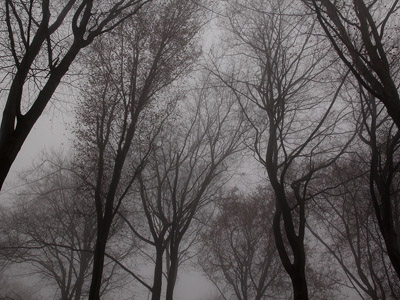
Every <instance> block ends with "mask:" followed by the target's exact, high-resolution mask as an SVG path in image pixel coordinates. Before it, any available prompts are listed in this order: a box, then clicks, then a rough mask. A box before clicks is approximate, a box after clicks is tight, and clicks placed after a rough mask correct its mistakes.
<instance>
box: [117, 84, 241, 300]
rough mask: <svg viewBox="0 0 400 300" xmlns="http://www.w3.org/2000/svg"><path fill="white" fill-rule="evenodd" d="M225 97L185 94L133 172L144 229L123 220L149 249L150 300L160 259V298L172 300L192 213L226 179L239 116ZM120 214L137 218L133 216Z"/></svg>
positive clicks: (156, 289)
mask: <svg viewBox="0 0 400 300" xmlns="http://www.w3.org/2000/svg"><path fill="white" fill-rule="evenodd" d="M228 92H229V91H228ZM228 97H229V95H228V93H227V89H218V88H209V87H201V88H200V89H199V90H198V91H197V92H192V93H191V94H190V95H188V96H187V99H184V101H185V102H186V104H185V103H181V104H180V105H178V107H180V109H177V111H176V112H175V113H174V114H173V115H172V116H171V118H170V120H169V121H167V122H166V123H165V124H164V126H163V128H162V130H161V133H160V135H159V136H158V137H157V138H156V139H155V145H156V146H155V147H153V149H152V151H151V153H150V154H149V157H148V160H147V164H146V168H145V169H144V170H143V172H142V173H141V174H140V175H139V177H138V192H137V193H138V195H137V197H138V198H139V199H140V201H141V206H142V208H141V210H143V213H144V217H141V218H139V220H142V219H143V218H144V219H145V220H146V221H147V224H146V226H145V227H147V228H143V227H144V226H143V225H142V226H140V227H137V226H135V225H133V224H134V223H133V222H130V223H129V224H130V228H132V230H133V231H134V233H135V234H136V235H138V236H139V238H140V239H141V240H142V241H145V242H146V243H147V244H148V245H150V246H151V248H153V249H154V258H153V260H154V272H153V285H152V287H151V289H150V290H151V292H152V299H153V300H155V299H160V297H161V288H162V279H163V272H164V258H165V260H166V280H167V282H166V299H169V300H172V299H173V292H174V287H175V283H176V279H177V275H178V267H179V265H180V264H181V263H182V262H183V261H184V260H185V259H187V257H185V256H187V255H188V253H189V250H190V248H191V246H192V245H193V244H194V243H195V242H197V239H198V235H199V231H200V228H199V224H198V223H197V222H196V218H197V217H198V214H199V212H200V211H201V210H202V209H204V207H205V206H206V205H207V204H209V202H210V201H211V199H212V197H213V196H215V193H217V191H218V190H219V188H220V187H221V185H223V184H224V183H225V182H226V179H224V174H223V172H225V171H226V170H227V166H228V165H229V164H230V163H229V162H230V161H231V160H230V157H231V156H232V155H234V154H235V153H237V152H238V151H239V150H240V149H241V148H240V143H241V141H242V139H243V137H244V133H245V128H244V126H243V115H241V113H240V110H238V107H237V105H235V102H234V101H233V99H229V98H228ZM192 98H193V99H192ZM135 205H137V204H135ZM139 207H140V206H139ZM124 219H125V220H126V221H127V222H129V221H128V219H131V220H132V219H133V221H134V220H135V219H136V222H137V220H138V215H137V214H132V216H130V217H129V215H127V216H126V217H125V216H124ZM141 227H142V228H141ZM147 235H150V239H149V238H146V236H147Z"/></svg>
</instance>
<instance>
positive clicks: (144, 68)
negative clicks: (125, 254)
mask: <svg viewBox="0 0 400 300" xmlns="http://www.w3.org/2000/svg"><path fill="white" fill-rule="evenodd" d="M201 15H202V9H201V6H199V5H198V3H195V2H193V1H189V0H187V1H186V0H185V1H178V0H168V1H161V0H160V1H152V2H151V3H149V4H148V5H146V6H145V7H143V8H142V9H141V10H140V11H139V12H138V13H137V15H136V17H135V18H130V19H128V20H127V21H126V22H125V23H123V24H122V25H120V26H119V27H118V29H117V30H115V31H114V32H113V33H109V34H108V35H104V36H103V37H102V38H101V39H98V40H97V42H96V43H95V44H94V45H93V47H92V48H91V52H92V54H93V55H91V56H88V58H89V60H88V66H89V68H90V69H91V74H92V75H91V77H90V79H89V81H88V83H87V85H86V86H85V89H84V91H83V93H84V97H83V101H82V103H81V105H80V107H79V111H78V118H77V119H78V122H77V131H76V132H77V139H78V141H77V148H78V149H79V153H80V157H78V159H79V160H80V161H81V166H82V168H81V170H80V172H81V174H82V176H84V177H86V178H87V181H88V182H90V184H91V186H92V188H93V197H94V201H95V206H96V216H97V234H96V246H95V249H94V263H93V272H92V284H91V290H90V296H89V299H91V300H95V299H96V300H98V299H99V291H100V287H101V281H102V280H101V279H102V273H103V265H104V259H105V251H106V245H107V240H108V237H109V232H110V228H111V225H112V223H113V221H114V217H115V215H116V214H117V212H118V209H119V207H120V206H121V204H122V201H123V199H124V197H125V196H126V194H127V193H128V192H129V189H130V187H131V186H132V184H133V182H134V181H135V179H137V176H138V175H139V173H140V172H141V170H142V169H143V167H144V164H145V162H146V158H147V155H146V154H144V155H143V156H142V157H139V158H138V156H137V155H140V154H143V153H148V151H149V150H150V149H151V148H152V147H153V142H154V137H155V135H156V134H157V133H158V131H159V129H160V127H159V125H160V123H162V120H164V118H165V117H166V116H167V115H168V114H169V112H170V110H171V108H172V107H173V102H174V101H173V100H174V99H171V98H174V96H171V95H173V94H174V93H173V92H171V91H168V92H167V87H172V86H173V83H175V82H177V79H178V78H180V77H181V76H182V75H183V74H187V72H188V71H189V70H190V67H191V65H192V64H193V62H194V61H195V60H196V58H197V57H198V55H199V51H198V49H197V44H196V42H195V41H194V38H195V36H196V34H197V33H198V31H199V29H200V27H201V25H202V24H201V22H203V20H202V19H201ZM135 155H136V156H135ZM134 158H136V159H134ZM127 161H129V163H126V162H127Z"/></svg>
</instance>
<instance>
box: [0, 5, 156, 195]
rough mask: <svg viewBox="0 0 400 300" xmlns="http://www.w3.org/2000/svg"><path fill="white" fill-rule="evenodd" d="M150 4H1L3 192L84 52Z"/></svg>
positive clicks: (0, 172)
mask: <svg viewBox="0 0 400 300" xmlns="http://www.w3.org/2000/svg"><path fill="white" fill-rule="evenodd" d="M147 2H149V0H122V1H118V2H115V3H113V2H107V1H106V2H105V1H99V0H97V1H95V0H68V1H49V0H44V1H41V0H40V1H39V0H30V1H17V0H5V1H2V4H1V10H0V14H1V20H2V22H1V23H2V24H1V27H2V38H3V39H4V40H3V41H2V43H1V44H0V47H1V48H0V49H1V52H2V65H1V71H2V75H3V78H2V80H1V82H2V87H1V89H2V90H3V89H4V90H5V91H6V93H4V95H5V96H4V97H5V99H4V100H5V106H4V109H3V118H2V121H1V127H0V188H1V187H2V185H3V183H4V180H5V178H6V176H7V174H8V172H9V170H10V168H11V165H12V164H13V162H14V160H15V158H16V156H17V154H18V152H19V151H20V149H21V147H22V145H23V143H24V141H25V139H26V137H27V136H28V134H29V132H30V131H31V129H32V127H33V125H34V124H35V122H36V121H37V120H38V118H39V117H40V115H41V114H42V112H43V110H44V109H45V107H46V105H47V104H48V103H49V101H50V99H51V98H52V96H53V94H54V92H55V90H56V89H57V87H58V85H59V84H60V82H61V80H62V78H63V77H64V75H65V74H66V73H67V72H68V69H69V68H70V66H71V64H72V63H73V62H74V60H75V59H76V57H77V55H78V54H79V52H80V51H81V50H82V49H83V48H85V47H87V46H88V45H90V44H91V43H92V42H93V40H94V39H95V38H96V37H98V36H100V35H102V34H104V33H105V32H109V31H111V30H113V29H114V28H115V27H116V26H118V25H119V24H120V23H121V22H123V21H124V20H125V19H127V18H130V17H132V16H133V15H135V14H136V13H137V12H138V11H139V9H140V8H141V7H142V6H143V5H144V4H145V3H147Z"/></svg>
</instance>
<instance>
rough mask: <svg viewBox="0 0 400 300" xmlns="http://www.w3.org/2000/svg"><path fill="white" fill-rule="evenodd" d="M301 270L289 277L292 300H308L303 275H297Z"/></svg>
mask: <svg viewBox="0 0 400 300" xmlns="http://www.w3.org/2000/svg"><path fill="white" fill-rule="evenodd" d="M300 273H301V270H299V271H298V272H296V274H295V275H294V276H293V277H291V279H292V286H293V299H294V300H308V288H307V281H306V277H305V274H303V275H304V276H301V275H299V274H300Z"/></svg>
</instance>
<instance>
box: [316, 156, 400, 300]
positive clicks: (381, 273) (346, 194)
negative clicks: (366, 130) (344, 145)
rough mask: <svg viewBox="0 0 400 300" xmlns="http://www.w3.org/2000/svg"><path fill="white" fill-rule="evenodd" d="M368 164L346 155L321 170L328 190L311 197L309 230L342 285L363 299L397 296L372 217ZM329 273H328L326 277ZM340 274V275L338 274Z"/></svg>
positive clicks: (398, 289) (393, 277)
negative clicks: (334, 266) (336, 269)
mask: <svg viewBox="0 0 400 300" xmlns="http://www.w3.org/2000/svg"><path fill="white" fill-rule="evenodd" d="M366 168H368V163H366V162H363V161H361V160H360V158H358V157H357V156H356V155H351V156H350V157H348V158H347V159H345V160H343V161H342V162H341V163H340V164H337V165H335V166H334V168H332V170H330V171H328V172H327V173H326V178H322V180H323V181H326V182H329V183H330V184H331V186H332V188H331V189H329V190H326V192H325V193H322V194H321V195H319V196H318V197H317V199H315V200H316V201H315V207H314V209H313V215H314V217H316V218H315V219H314V218H312V217H311V218H310V222H309V223H308V228H309V230H310V231H311V232H312V234H313V235H314V236H315V237H317V239H318V240H319V241H320V242H321V243H322V244H323V245H324V246H325V247H326V249H327V251H328V252H329V253H330V255H331V256H332V257H333V259H334V260H335V261H336V262H338V264H339V266H340V268H341V269H342V270H343V272H344V274H345V275H346V277H347V280H343V278H337V279H336V280H337V281H340V282H341V284H342V285H344V286H348V287H351V288H353V289H355V290H356V291H357V293H358V294H359V295H360V297H361V298H362V299H375V300H378V299H399V297H400V286H399V284H398V281H397V280H396V279H395V277H396V276H395V271H394V269H393V267H392V266H391V263H390V261H389V259H388V257H387V255H386V254H385V246H384V241H383V239H382V236H381V233H380V230H379V226H378V224H377V221H376V218H375V216H374V211H373V207H372V202H371V201H366V199H368V198H370V193H369V183H368V170H365V169H366ZM328 276H332V274H330V275H328ZM342 276H343V275H342Z"/></svg>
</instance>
